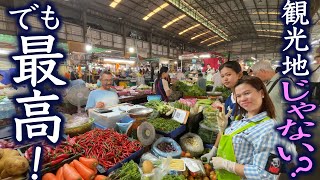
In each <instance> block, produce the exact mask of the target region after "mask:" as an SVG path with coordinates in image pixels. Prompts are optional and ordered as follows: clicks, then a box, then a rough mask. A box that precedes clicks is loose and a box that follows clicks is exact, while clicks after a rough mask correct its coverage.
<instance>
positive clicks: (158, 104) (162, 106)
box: [145, 100, 174, 116]
mask: <svg viewBox="0 0 320 180" xmlns="http://www.w3.org/2000/svg"><path fill="white" fill-rule="evenodd" d="M145 106H146V107H149V108H152V109H154V110H156V111H158V112H159V113H160V114H163V115H166V116H170V115H171V114H172V113H173V111H174V107H172V106H170V105H169V104H167V103H165V102H162V101H156V100H153V101H149V102H147V103H146V104H145Z"/></svg>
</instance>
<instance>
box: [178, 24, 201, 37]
mask: <svg viewBox="0 0 320 180" xmlns="http://www.w3.org/2000/svg"><path fill="white" fill-rule="evenodd" d="M198 26H200V24H196V25H194V26H191V27H189V28H188V29H185V30H183V31H181V32H179V35H181V34H183V33H185V32H188V31H190V30H191V29H193V28H196V27H198Z"/></svg>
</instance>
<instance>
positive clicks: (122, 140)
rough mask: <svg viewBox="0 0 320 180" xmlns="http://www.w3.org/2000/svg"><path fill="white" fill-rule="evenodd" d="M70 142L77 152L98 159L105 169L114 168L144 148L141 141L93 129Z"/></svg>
mask: <svg viewBox="0 0 320 180" xmlns="http://www.w3.org/2000/svg"><path fill="white" fill-rule="evenodd" d="M68 141H69V143H70V144H74V148H75V149H76V151H77V152H79V153H80V152H83V151H84V156H85V157H90V158H95V159H97V160H98V161H99V164H101V165H102V166H103V167H104V168H105V169H109V168H110V167H113V166H114V165H115V164H117V163H118V162H121V161H123V160H124V159H125V158H127V157H129V156H130V155H131V154H132V153H134V152H136V151H138V150H140V149H141V147H142V146H141V144H140V142H139V141H137V140H129V139H128V136H127V135H124V134H120V133H117V132H116V131H114V130H111V129H106V130H102V129H93V130H91V131H89V132H86V133H85V134H82V135H79V136H76V137H74V138H71V139H69V140H68Z"/></svg>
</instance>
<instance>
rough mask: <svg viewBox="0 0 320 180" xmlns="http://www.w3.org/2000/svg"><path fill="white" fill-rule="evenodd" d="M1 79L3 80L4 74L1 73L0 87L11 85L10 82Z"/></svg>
mask: <svg viewBox="0 0 320 180" xmlns="http://www.w3.org/2000/svg"><path fill="white" fill-rule="evenodd" d="M3 81H4V76H3V74H0V89H4V88H8V87H11V84H10V83H9V84H6V83H4V82H3Z"/></svg>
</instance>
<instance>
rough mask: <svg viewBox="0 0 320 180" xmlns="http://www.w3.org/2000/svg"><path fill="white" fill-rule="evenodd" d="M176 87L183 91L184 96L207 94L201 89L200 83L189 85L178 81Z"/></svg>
mask: <svg viewBox="0 0 320 180" xmlns="http://www.w3.org/2000/svg"><path fill="white" fill-rule="evenodd" d="M175 89H176V90H178V91H181V92H182V93H183V95H184V96H195V97H196V96H205V95H206V91H205V90H203V89H201V88H200V87H199V86H198V85H192V86H188V85H187V84H185V83H184V82H181V81H178V82H176V84H175Z"/></svg>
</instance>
